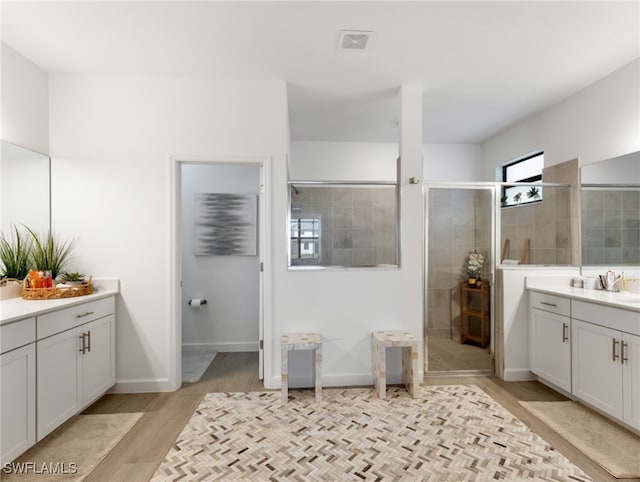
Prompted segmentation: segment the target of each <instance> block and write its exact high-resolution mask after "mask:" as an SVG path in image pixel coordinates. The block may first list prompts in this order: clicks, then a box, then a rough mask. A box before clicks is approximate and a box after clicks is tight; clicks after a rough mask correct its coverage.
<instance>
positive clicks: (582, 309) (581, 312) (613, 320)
mask: <svg viewBox="0 0 640 482" xmlns="http://www.w3.org/2000/svg"><path fill="white" fill-rule="evenodd" d="M572 303H573V304H572V306H571V307H572V310H573V318H575V319H577V320H582V321H588V322H589V323H594V324H596V325H600V326H605V327H607V328H611V329H612V330H618V331H624V332H625V333H631V334H632V335H640V313H638V312H637V311H630V310H623V309H621V308H613V307H610V306H605V305H599V304H596V303H587V302H584V301H577V300H573V302H572Z"/></svg>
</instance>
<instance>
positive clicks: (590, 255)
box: [582, 247, 604, 265]
mask: <svg viewBox="0 0 640 482" xmlns="http://www.w3.org/2000/svg"><path fill="white" fill-rule="evenodd" d="M603 263H604V248H602V247H599V248H589V247H587V248H583V249H582V264H585V265H590V264H594V265H595V264H603Z"/></svg>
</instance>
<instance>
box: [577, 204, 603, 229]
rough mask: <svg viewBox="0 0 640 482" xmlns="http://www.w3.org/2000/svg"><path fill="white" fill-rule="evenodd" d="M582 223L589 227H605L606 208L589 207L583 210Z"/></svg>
mask: <svg viewBox="0 0 640 482" xmlns="http://www.w3.org/2000/svg"><path fill="white" fill-rule="evenodd" d="M582 225H583V226H584V227H585V228H587V229H596V228H600V229H601V228H604V210H603V209H589V208H587V209H586V210H583V211H582Z"/></svg>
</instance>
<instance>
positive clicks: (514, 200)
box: [502, 152, 544, 207]
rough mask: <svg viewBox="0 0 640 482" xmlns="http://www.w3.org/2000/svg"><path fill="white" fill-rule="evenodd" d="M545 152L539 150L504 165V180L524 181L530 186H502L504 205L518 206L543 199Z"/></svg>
mask: <svg viewBox="0 0 640 482" xmlns="http://www.w3.org/2000/svg"><path fill="white" fill-rule="evenodd" d="M543 167H544V153H543V152H538V153H537V154H533V155H531V156H528V157H524V158H522V159H518V160H517V161H513V162H511V163H509V164H507V165H505V166H503V167H502V181H503V182H509V183H511V182H522V183H528V184H530V185H529V186H504V187H503V188H502V207H506V206H518V205H522V204H530V203H535V202H541V201H542V187H541V186H536V185H535V184H541V183H542V168H543Z"/></svg>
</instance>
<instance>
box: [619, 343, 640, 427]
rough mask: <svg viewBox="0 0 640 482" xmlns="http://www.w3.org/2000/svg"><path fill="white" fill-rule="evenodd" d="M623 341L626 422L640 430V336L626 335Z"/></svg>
mask: <svg viewBox="0 0 640 482" xmlns="http://www.w3.org/2000/svg"><path fill="white" fill-rule="evenodd" d="M622 341H623V343H624V344H625V346H624V353H623V354H624V360H623V364H622V374H623V387H624V389H623V399H624V422H625V423H626V424H628V425H631V426H632V427H634V428H635V429H637V430H640V336H636V335H630V334H628V333H624V334H623V335H622Z"/></svg>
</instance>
